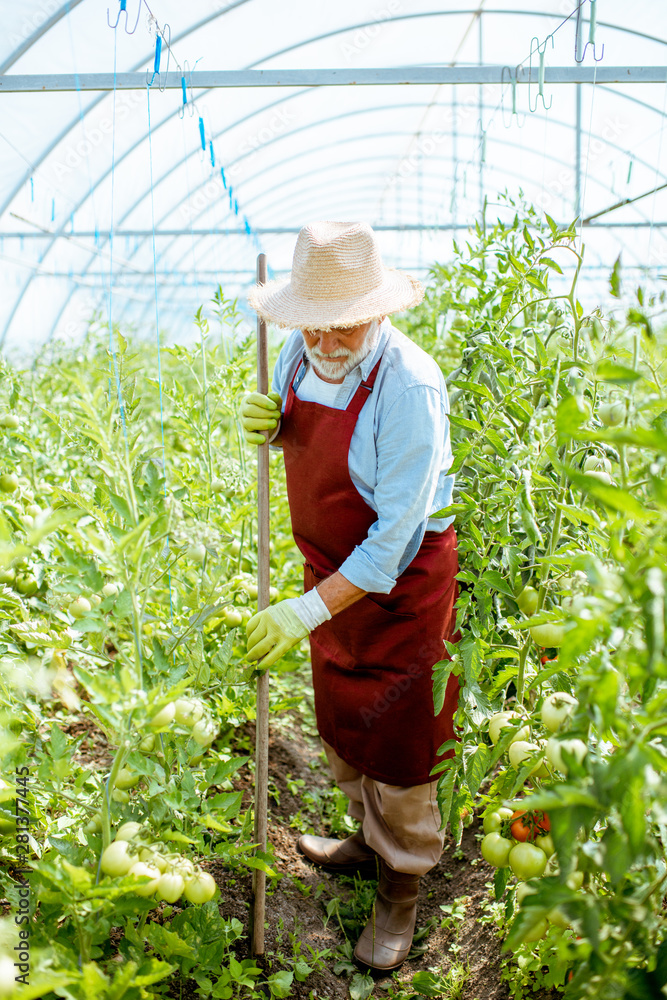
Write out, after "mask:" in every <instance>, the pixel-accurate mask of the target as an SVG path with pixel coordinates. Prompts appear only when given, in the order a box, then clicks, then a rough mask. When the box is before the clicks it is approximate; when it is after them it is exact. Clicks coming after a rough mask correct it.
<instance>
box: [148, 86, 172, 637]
mask: <svg viewBox="0 0 667 1000" xmlns="http://www.w3.org/2000/svg"><path fill="white" fill-rule="evenodd" d="M146 101H147V106H148V164H149V170H150V179H151V231H152V249H153V289H154V294H155V339H156V343H157V376H158V390H159V396H160V434H161V437H162V476H163V479H164V498H165V500H166V499H167V452H166V448H165V442H164V406H163V399H162V351H161V347H160V311H159V307H158V289H157V254H156V252H155V199H154V190H153V140H152V130H151V90H150V86H148V87H146ZM165 558H166V560H167V562H169V535H168V534H167V541H166V548H165ZM167 576H168V581H169V616H170V620H171V626H172V631H173V627H174V600H173V594H172V590H171V569H169V571H168V574H167Z"/></svg>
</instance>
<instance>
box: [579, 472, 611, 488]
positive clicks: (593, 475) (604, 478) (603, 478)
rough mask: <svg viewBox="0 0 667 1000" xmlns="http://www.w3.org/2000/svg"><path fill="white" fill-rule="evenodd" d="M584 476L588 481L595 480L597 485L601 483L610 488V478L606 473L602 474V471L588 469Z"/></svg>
mask: <svg viewBox="0 0 667 1000" xmlns="http://www.w3.org/2000/svg"><path fill="white" fill-rule="evenodd" d="M584 475H585V476H588V478H589V479H597V481H598V482H599V483H603V484H604V485H605V486H611V476H610V475H609V473H608V472H603V471H602V469H589V470H588V471H587V472H584Z"/></svg>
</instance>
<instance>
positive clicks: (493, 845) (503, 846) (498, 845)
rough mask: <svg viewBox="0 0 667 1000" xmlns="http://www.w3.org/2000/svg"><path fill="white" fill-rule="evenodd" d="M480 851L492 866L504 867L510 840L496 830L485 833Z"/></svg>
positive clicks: (510, 846)
mask: <svg viewBox="0 0 667 1000" xmlns="http://www.w3.org/2000/svg"><path fill="white" fill-rule="evenodd" d="M481 851H482V857H483V858H484V860H485V861H488V863H489V864H490V865H493V867H494V868H504V867H505V865H506V864H507V862H508V860H509V857H510V854H511V852H512V841H511V840H508V839H507V837H503V836H501V835H500V834H499V833H497V832H493V833H487V835H486V837H484V840H483V841H482V846H481ZM540 853H541V852H540ZM545 860H546V859H545Z"/></svg>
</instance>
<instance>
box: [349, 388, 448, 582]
mask: <svg viewBox="0 0 667 1000" xmlns="http://www.w3.org/2000/svg"><path fill="white" fill-rule="evenodd" d="M375 445H376V450H377V483H376V484H375V486H374V489H373V501H372V506H373V507H374V508H375V510H376V511H377V515H378V517H377V521H375V522H374V524H373V525H372V526H371V528H370V530H369V532H368V535H367V537H366V538H365V539H364V541H363V542H362V543H361V544H360V545H358V546H357V547H356V548H355V549H354V550H353V551H352V553H351V554H350V555H349V556H348V558H347V559H346V560H345V561H344V562H343V564H342V565H341V566H340V572H341V573H342V575H343V576H344V577H345V578H346V579H347V580H349V581H350V583H353V584H354V585H355V586H357V587H360V588H362V589H363V590H366V591H369V592H371V593H382V594H388V593H390V592H391V590H392V589H393V587H394V585H395V583H396V579H397V577H398V576H399V575H400V573H401V572H402V571H403V569H405V567H406V566H407V565H408V564H409V562H410V561H411V560H412V559H413V558H414V556H415V555H416V554H417V551H418V549H419V546H420V545H421V543H422V540H423V537H424V532H425V531H426V525H427V521H428V518H429V515H430V514H432V513H433V512H434V510H435V509H436V507H437V504H436V503H435V497H436V493H437V490H438V486H439V483H440V478H441V476H442V475H443V474H444V472H443V470H446V468H448V467H449V464H451V447H450V441H449V418H448V414H447V399H446V395H444V394H443V393H442V392H441V391H440V390H439V389H438V388H437V387H434V386H431V385H412V386H410V387H409V388H406V389H405V390H404V391H403V393H402V394H401V395H400V396H398V398H397V399H396V400H395V401H394V403H393V404H392V406H391V408H390V410H389V411H388V413H387V414H386V415H385V416H384V418H383V419H382V422H381V425H380V426H379V428H378V430H377V434H376V441H375ZM448 454H449V456H450V457H449V462H447V461H446V458H447V455H448Z"/></svg>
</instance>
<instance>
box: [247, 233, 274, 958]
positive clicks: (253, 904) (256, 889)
mask: <svg viewBox="0 0 667 1000" xmlns="http://www.w3.org/2000/svg"><path fill="white" fill-rule="evenodd" d="M257 283H258V284H260V285H263V284H265V283H266V255H265V254H263V253H260V254H259V256H258V257H257ZM257 391H258V392H262V393H264V394H266V393H268V391H269V360H268V348H267V341H266V323H265V322H264V321H263V320H262V319H260V318H259V316H258V317H257ZM264 434H265V435H266V439H267V441H266V444H263V445H261V446H260V447H259V448H258V449H257V478H258V490H257V521H258V529H257V590H258V595H257V610H258V611H263V610H264V608H268V606H269V572H270V570H269V531H270V528H269V445H268V438H269V432H268V431H264ZM268 786H269V671H268V670H265V671H264V672H263V673H262V674H260V676H259V677H258V678H257V727H256V737H255V843H256V844H257V850H259V851H263V852H266V836H267V804H268ZM265 910H266V873H265V872H263V871H260V870H259V868H255V869H253V873H252V898H251V901H250V928H251V941H252V953H253V955H263V954H264V916H265Z"/></svg>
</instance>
